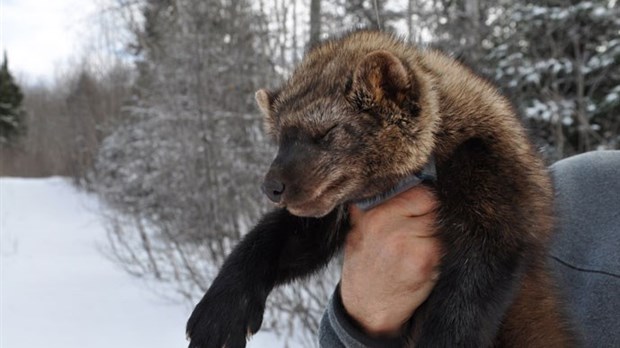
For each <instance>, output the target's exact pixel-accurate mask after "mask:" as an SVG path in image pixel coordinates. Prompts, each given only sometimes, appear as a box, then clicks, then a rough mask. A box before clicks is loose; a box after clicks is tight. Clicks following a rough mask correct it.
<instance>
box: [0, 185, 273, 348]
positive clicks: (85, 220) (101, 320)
mask: <svg viewBox="0 0 620 348" xmlns="http://www.w3.org/2000/svg"><path fill="white" fill-rule="evenodd" d="M98 210H99V204H98V202H97V199H96V198H95V197H94V196H93V195H90V194H86V193H83V192H79V191H77V190H76V189H75V188H74V187H73V186H72V185H71V184H70V183H69V181H68V180H66V179H64V178H46V179H20V178H0V231H1V244H0V251H1V257H0V262H1V264H0V266H1V267H0V276H1V277H0V278H1V286H0V290H1V291H0V337H1V338H0V347H2V348H30V347H48V348H61V347H62V348H78V347H80V348H81V347H89V348H104V347H105V348H109V347H117V348H123V347H128V348H129V347H132V348H133V347H149V348H159V347H161V348H164V347H165V348H170V347H186V346H187V342H186V341H185V335H184V325H185V321H186V319H187V317H188V316H189V313H190V311H191V308H190V307H189V306H188V305H187V304H183V303H172V302H171V301H170V300H164V299H163V298H162V297H160V296H157V295H155V292H154V291H153V289H149V287H152V286H154V285H153V284H145V283H143V282H141V281H140V280H138V279H136V278H133V277H131V276H129V275H128V274H126V273H125V272H124V271H122V270H121V269H120V267H119V266H117V265H115V264H114V263H113V262H112V261H111V260H110V259H108V258H106V257H105V255H104V253H103V252H101V250H103V249H104V247H105V243H106V233H105V229H104V225H103V220H102V218H101V217H100V216H99V214H98ZM248 346H249V347H252V348H257V347H283V346H284V344H283V343H282V342H281V341H279V340H278V339H277V338H276V337H275V336H274V335H273V334H270V333H259V334H258V335H256V336H255V337H254V338H253V339H252V340H251V341H250V344H249V345H248Z"/></svg>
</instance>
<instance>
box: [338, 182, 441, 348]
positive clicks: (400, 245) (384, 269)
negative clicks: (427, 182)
mask: <svg viewBox="0 0 620 348" xmlns="http://www.w3.org/2000/svg"><path fill="white" fill-rule="evenodd" d="M436 205H437V202H436V199H435V197H434V196H433V194H432V193H431V192H430V190H429V189H428V188H425V187H423V186H418V187H414V188H412V189H410V190H408V191H406V192H403V193H401V194H399V195H397V196H395V197H393V198H391V199H390V200H388V201H386V202H385V203H382V204H381V205H379V206H377V207H375V208H373V209H371V210H369V211H365V212H364V211H362V210H360V209H359V208H358V207H357V206H355V205H351V207H350V209H349V214H350V219H351V224H352V230H351V231H350V232H349V235H348V236H347V241H346V245H345V249H344V263H343V267H342V279H341V282H340V295H341V298H342V303H343V305H344V308H345V310H346V311H347V313H348V314H349V315H350V316H351V317H352V318H353V319H354V320H355V321H356V322H357V323H358V324H359V325H360V326H361V327H362V329H364V331H366V333H368V334H369V335H371V336H396V335H398V334H399V333H400V329H401V327H402V326H403V324H405V323H406V322H407V321H408V320H409V318H411V316H412V315H413V312H414V311H415V309H416V308H418V306H420V305H421V304H422V303H423V302H424V301H425V300H426V298H427V297H428V296H429V294H430V293H431V290H432V289H433V286H434V285H435V282H436V280H437V278H438V273H437V272H438V270H437V266H438V265H439V261H440V258H441V246H440V243H439V241H438V240H437V239H436V238H435V237H434V236H433V234H434V232H435V217H436V214H435V208H436Z"/></svg>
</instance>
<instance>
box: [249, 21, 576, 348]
mask: <svg viewBox="0 0 620 348" xmlns="http://www.w3.org/2000/svg"><path fill="white" fill-rule="evenodd" d="M258 94H260V96H261V97H260V98H257V101H258V104H259V106H260V108H261V110H263V112H264V113H265V118H266V122H265V124H266V126H267V129H268V132H269V133H271V134H273V135H274V136H275V138H276V141H278V142H280V144H281V143H282V140H283V139H282V136H283V134H285V133H287V132H289V136H292V137H294V136H299V135H300V134H303V135H306V134H310V135H311V136H312V137H315V138H318V139H320V138H321V137H322V136H323V135H324V133H325V132H327V131H328V130H330V129H331V128H332V127H334V125H335V124H337V125H346V126H349V127H351V128H353V129H351V130H349V131H342V130H340V131H339V132H338V133H336V134H334V135H333V138H332V139H331V141H330V143H329V149H327V150H326V153H327V152H329V155H323V156H320V155H319V156H310V157H308V161H303V162H304V165H302V166H301V167H300V166H299V165H298V166H297V168H296V169H292V170H291V169H290V167H289V168H287V169H286V170H285V169H281V170H280V171H281V172H280V173H277V176H278V177H279V178H283V177H284V179H283V180H286V181H287V183H288V185H289V186H290V187H289V189H291V195H290V196H288V197H286V196H285V199H284V200H283V201H282V202H281V203H280V204H281V205H282V206H286V207H287V208H288V209H289V211H291V212H292V213H293V214H296V215H302V216H323V215H325V214H327V213H328V212H330V211H331V210H333V209H334V207H335V206H336V205H338V204H342V203H345V202H347V201H351V200H354V199H360V198H365V197H370V196H373V195H376V194H378V193H380V192H382V191H384V190H386V189H388V188H389V187H390V186H393V185H394V184H395V183H396V182H397V181H398V180H400V179H401V178H403V177H404V176H406V175H409V174H411V173H415V172H416V171H418V170H420V168H421V167H422V166H423V165H424V164H425V163H426V162H427V160H428V158H429V156H431V154H433V155H434V156H435V157H436V160H437V163H438V168H439V171H440V175H441V174H442V172H444V173H445V172H446V171H449V170H450V165H451V160H452V158H453V156H454V152H455V151H456V150H457V148H459V146H461V145H462V144H463V143H465V142H466V141H467V140H469V139H477V140H479V141H481V142H482V143H483V144H484V147H485V153H486V154H488V156H490V157H492V158H481V159H475V158H474V159H472V160H478V161H479V163H480V162H484V161H488V164H489V167H490V168H493V170H494V171H495V173H494V176H493V177H492V179H490V180H488V181H486V182H484V181H482V182H478V181H471V182H468V183H466V184H467V185H471V186H478V187H476V188H472V187H469V188H467V189H466V190H464V191H463V196H464V198H465V200H467V201H469V202H470V204H471V205H472V206H474V207H475V208H472V209H474V213H477V212H478V213H479V214H480V215H481V216H485V217H486V219H487V220H490V221H482V222H481V224H485V223H488V224H489V225H493V224H502V225H510V224H515V225H517V224H520V226H523V227H524V230H525V232H524V231H520V230H518V229H515V232H514V233H520V234H521V235H510V233H513V232H511V230H510V228H507V229H506V232H505V233H506V234H505V235H503V236H502V237H501V238H504V239H503V242H505V243H508V244H509V245H513V246H514V247H515V248H517V245H519V248H523V247H525V248H527V250H526V251H525V254H526V255H527V258H531V260H530V261H531V262H530V263H528V265H527V266H524V267H525V268H526V271H525V272H524V275H523V277H522V281H521V286H518V287H517V288H518V290H517V291H516V293H515V295H514V300H513V301H512V303H511V304H510V305H509V306H508V308H507V309H506V315H504V316H503V319H502V322H501V328H500V329H499V331H498V333H497V338H496V340H495V342H496V345H497V346H502V347H567V346H571V345H572V343H571V342H572V337H571V334H570V331H569V330H568V328H567V325H566V323H565V321H564V319H563V317H562V314H561V310H560V308H559V305H558V301H557V299H556V296H555V294H554V290H553V287H552V282H551V280H550V276H549V275H548V274H547V273H548V272H547V269H546V266H545V261H544V260H545V250H546V249H545V246H546V244H547V242H548V241H549V237H550V233H551V231H552V208H551V206H552V190H551V184H550V180H549V177H548V175H547V173H546V170H545V167H544V165H543V163H542V161H541V159H540V158H539V157H538V155H537V154H536V152H535V151H534V149H533V148H532V146H531V145H530V143H529V141H528V139H527V137H526V134H525V132H524V130H523V128H522V126H521V125H520V123H519V121H518V119H517V117H516V115H515V112H514V109H513V107H512V106H511V105H510V103H509V102H508V101H507V99H506V98H505V97H503V96H502V95H500V94H499V93H498V92H497V90H496V88H495V87H493V86H492V85H490V84H489V83H488V82H487V81H485V80H484V79H482V78H480V77H478V76H476V75H475V74H473V73H472V72H471V71H470V70H469V69H468V68H466V67H464V66H462V65H461V64H459V63H458V62H456V61H454V60H453V59H451V58H449V57H447V56H445V55H443V54H441V53H439V52H437V51H433V50H418V49H416V48H415V47H413V46H410V45H406V44H403V43H402V42H401V41H399V40H397V39H395V38H394V37H392V36H389V35H385V34H380V33H376V32H369V31H362V32H357V33H353V34H351V35H349V36H347V37H345V38H344V39H340V40H334V41H331V42H327V43H325V44H323V45H321V46H319V47H317V48H315V49H314V50H312V51H311V52H310V53H309V54H308V56H307V57H306V58H305V59H304V61H303V62H302V64H301V65H300V66H299V67H298V68H297V70H296V71H295V73H294V74H293V76H292V77H291V78H290V79H289V81H288V82H287V83H286V84H285V85H284V86H283V87H282V89H281V90H279V91H276V92H275V93H268V92H266V91H259V92H258ZM258 94H257V95H258ZM267 95H269V98H267ZM360 110H361V111H362V112H361V113H360ZM377 115H379V116H377ZM300 130H301V131H300ZM291 132H292V133H291ZM295 132H297V133H295ZM359 140H365V142H364V143H363V145H362V146H361V147H359V148H358V149H356V150H355V151H345V150H343V151H342V155H341V156H340V155H339V154H338V149H340V148H342V149H347V148H351V146H352V145H351V143H352V142H354V141H359ZM310 158H314V159H310ZM474 166H475V164H474ZM274 167H278V166H276V165H274V166H273V167H272V171H271V172H270V174H273V171H274V170H276V171H277V170H278V169H277V168H276V169H274ZM489 167H487V168H489ZM484 170H487V169H484ZM287 171H288V173H282V172H287ZM475 171H476V169H475V168H472V174H471V177H472V180H476V177H479V178H480V179H479V180H484V178H485V177H486V176H487V173H486V172H484V171H481V172H480V173H476V172H475ZM487 171H488V170H487ZM459 174H460V173H457V174H456V176H455V178H454V180H459V176H458V175H459ZM474 174H475V175H474ZM287 175H288V177H287ZM464 176H465V177H466V176H467V173H465V174H464ZM268 177H269V175H268ZM297 177H301V178H303V182H295V180H294V179H293V178H297ZM445 177H448V175H445V176H444V178H445ZM498 178H499V179H501V180H499V179H498ZM495 179H497V180H495ZM441 181H442V180H441V178H440V180H439V182H440V184H441ZM506 183H507V185H508V187H510V192H503V186H504V185H505V184H506ZM461 184H462V183H461ZM437 190H438V191H439V192H438V195H439V196H440V198H442V197H441V195H442V192H441V191H442V188H441V187H438V188H437ZM455 190H459V189H458V188H456V189H455ZM453 192H454V191H451V192H450V194H451V195H454V193H453ZM489 194H491V195H497V196H500V198H499V199H489V198H488V197H489ZM477 195H479V197H477ZM502 195H511V196H510V197H508V198H506V199H503V198H501V196H502ZM443 198H444V199H445V200H448V201H452V203H453V205H454V208H452V209H453V211H447V210H446V208H445V207H446V206H450V204H445V205H444V208H443V209H444V210H443V214H445V215H446V216H449V215H450V214H454V210H458V209H460V206H459V205H462V204H467V203H465V202H464V201H463V197H460V198H458V197H443ZM457 199H459V201H454V200H457ZM514 202H524V204H523V206H520V207H515V206H514V204H513V203H514ZM442 203H443V202H442ZM514 209H522V212H523V215H522V216H521V217H519V215H516V216H515V219H521V221H499V219H506V217H511V216H512V213H511V212H512V211H513V210H514ZM469 213H471V212H469ZM440 216H441V215H440ZM494 216H497V219H498V220H493V217H494ZM523 216H526V220H523V219H522V218H523ZM440 224H441V221H440ZM489 228H492V227H489ZM523 234H526V235H523ZM463 238H465V237H463ZM482 238H487V237H482ZM488 238H489V239H490V240H492V239H493V238H494V237H493V236H491V237H488ZM445 243H446V244H448V247H450V246H451V245H452V246H455V247H457V246H458V247H460V246H462V245H464V244H465V243H467V241H463V240H459V237H456V238H448V237H446V240H445ZM511 243H512V244H511ZM429 310H430V311H432V310H433V309H432V308H430V309H429ZM419 318H422V315H420V316H419ZM422 320H423V319H422Z"/></svg>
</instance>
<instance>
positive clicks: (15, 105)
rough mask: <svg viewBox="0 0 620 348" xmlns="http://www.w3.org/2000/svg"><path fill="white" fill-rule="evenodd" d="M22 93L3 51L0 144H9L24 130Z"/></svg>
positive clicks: (0, 92)
mask: <svg viewBox="0 0 620 348" xmlns="http://www.w3.org/2000/svg"><path fill="white" fill-rule="evenodd" d="M23 99H24V95H23V94H22V91H21V89H20V88H19V86H18V85H17V84H16V83H15V81H14V79H13V75H11V72H10V71H9V61H8V58H7V56H6V52H4V59H3V60H2V67H1V68H0V145H11V144H13V143H14V142H15V141H16V139H17V137H18V136H19V135H21V134H23V133H24V132H25V130H26V125H25V123H26V112H25V111H24V110H23V109H22V101H23Z"/></svg>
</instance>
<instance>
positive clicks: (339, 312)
mask: <svg viewBox="0 0 620 348" xmlns="http://www.w3.org/2000/svg"><path fill="white" fill-rule="evenodd" d="M332 309H333V312H334V314H335V317H336V318H337V319H338V322H340V325H341V326H343V327H345V328H346V330H347V331H348V332H351V333H353V334H354V335H355V336H357V337H358V338H359V337H362V338H363V341H364V342H366V345H367V346H369V347H401V346H402V342H401V341H402V336H401V335H402V325H401V324H398V323H397V324H394V323H392V322H391V321H390V320H387V319H385V320H384V319H381V317H379V316H373V318H372V319H371V320H369V321H362V320H359V319H358V318H356V317H354V316H353V315H351V313H350V312H349V311H348V310H347V308H346V307H345V305H344V303H343V301H342V296H341V288H340V284H338V286H337V288H336V291H335V292H334V295H333V296H332ZM377 342H378V343H379V344H375V343H377Z"/></svg>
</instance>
